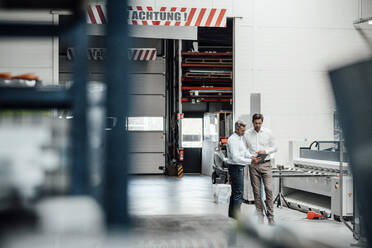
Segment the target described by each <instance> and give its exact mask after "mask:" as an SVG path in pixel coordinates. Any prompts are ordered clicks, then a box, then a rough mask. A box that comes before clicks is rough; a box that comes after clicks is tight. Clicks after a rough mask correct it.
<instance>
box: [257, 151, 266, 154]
mask: <svg viewBox="0 0 372 248" xmlns="http://www.w3.org/2000/svg"><path fill="white" fill-rule="evenodd" d="M257 153H258V154H266V151H264V150H260V151H258V152H257Z"/></svg>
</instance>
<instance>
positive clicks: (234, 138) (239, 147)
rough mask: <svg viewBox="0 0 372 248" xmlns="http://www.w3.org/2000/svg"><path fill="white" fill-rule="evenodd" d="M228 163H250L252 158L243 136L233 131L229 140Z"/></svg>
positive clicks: (243, 164)
mask: <svg viewBox="0 0 372 248" xmlns="http://www.w3.org/2000/svg"><path fill="white" fill-rule="evenodd" d="M227 163H228V164H234V165H242V166H245V165H248V164H250V163H251V159H250V156H249V153H248V150H247V148H246V146H245V144H244V141H243V136H239V135H237V134H236V133H233V134H232V135H231V136H230V137H229V139H228V141H227Z"/></svg>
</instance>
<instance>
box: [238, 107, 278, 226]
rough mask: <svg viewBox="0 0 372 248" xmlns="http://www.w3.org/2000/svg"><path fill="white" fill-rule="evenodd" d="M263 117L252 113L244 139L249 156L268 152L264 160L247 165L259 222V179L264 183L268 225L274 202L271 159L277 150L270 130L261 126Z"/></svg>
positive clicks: (260, 214) (260, 213) (260, 208)
mask: <svg viewBox="0 0 372 248" xmlns="http://www.w3.org/2000/svg"><path fill="white" fill-rule="evenodd" d="M263 120H264V117H263V115H262V114H254V115H253V117H252V123H253V128H250V129H248V130H247V132H246V133H245V136H244V141H245V142H246V146H247V148H248V151H249V153H250V155H249V156H257V155H258V154H268V155H267V157H266V158H265V160H264V161H260V162H258V163H255V162H253V161H252V164H251V166H250V167H249V173H250V179H251V185H252V189H253V195H254V199H255V205H256V210H257V214H258V218H259V222H260V223H263V218H264V215H263V204H262V200H261V179H262V181H263V184H264V188H265V194H266V207H267V218H268V222H269V224H270V225H273V224H275V222H274V203H273V190H272V188H273V187H272V168H271V160H272V159H274V153H275V152H276V151H277V147H276V145H275V140H274V137H273V135H272V133H271V131H270V130H269V129H267V128H263V127H262V123H263Z"/></svg>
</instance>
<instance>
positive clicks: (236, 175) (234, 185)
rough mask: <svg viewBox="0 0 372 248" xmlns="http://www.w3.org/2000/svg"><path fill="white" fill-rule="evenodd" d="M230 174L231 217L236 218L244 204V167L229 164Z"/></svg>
mask: <svg viewBox="0 0 372 248" xmlns="http://www.w3.org/2000/svg"><path fill="white" fill-rule="evenodd" d="M229 174H230V179H231V196H230V204H229V217H231V218H236V216H237V214H238V213H239V212H240V206H241V205H242V202H243V192H244V181H243V180H244V166H241V165H232V164H229Z"/></svg>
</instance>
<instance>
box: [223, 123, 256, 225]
mask: <svg viewBox="0 0 372 248" xmlns="http://www.w3.org/2000/svg"><path fill="white" fill-rule="evenodd" d="M245 128H246V123H245V122H243V121H237V122H235V132H234V133H233V134H232V135H231V136H230V137H229V139H228V141H227V158H228V160H227V163H228V165H229V175H230V179H231V197H230V204H229V217H231V218H236V217H237V213H239V212H240V206H241V204H242V202H243V190H244V181H243V180H244V176H243V172H244V167H245V166H247V165H249V164H250V163H251V162H254V163H258V162H259V159H257V158H256V157H252V158H250V156H249V155H250V154H249V152H248V150H247V148H246V147H245V144H244V142H243V136H244V133H245Z"/></svg>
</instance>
